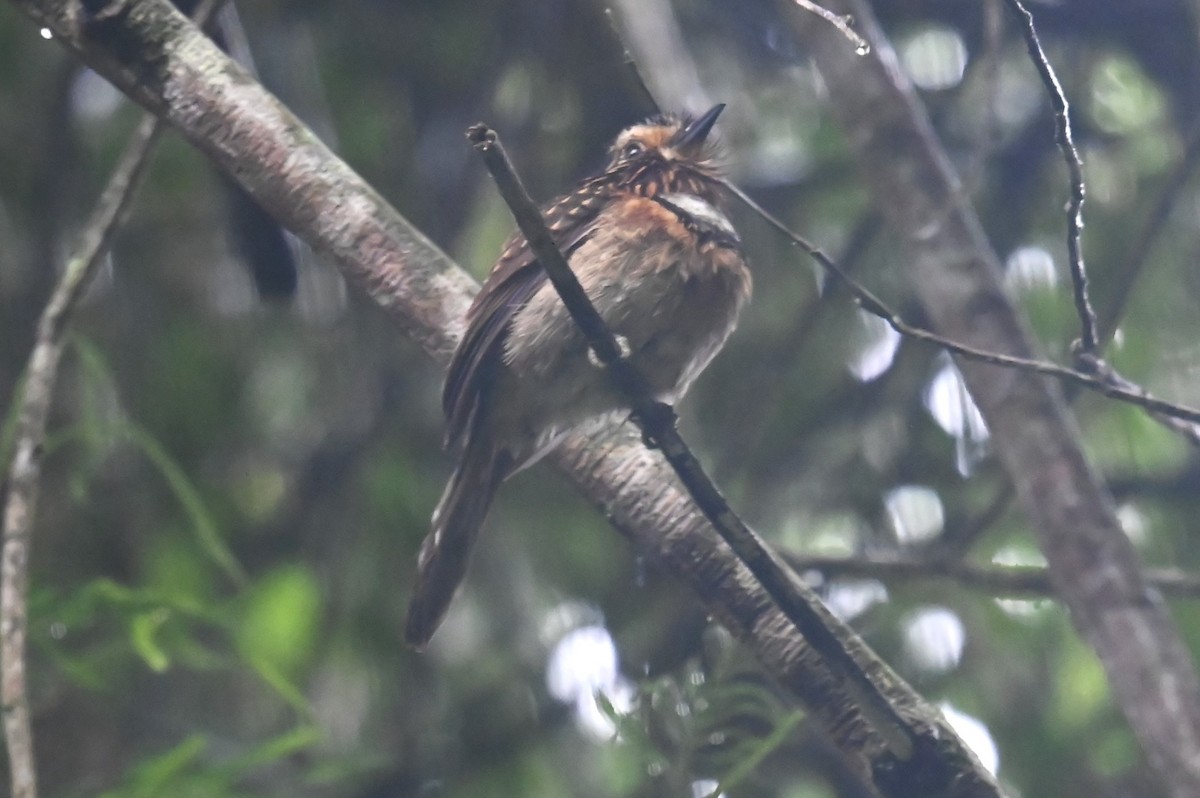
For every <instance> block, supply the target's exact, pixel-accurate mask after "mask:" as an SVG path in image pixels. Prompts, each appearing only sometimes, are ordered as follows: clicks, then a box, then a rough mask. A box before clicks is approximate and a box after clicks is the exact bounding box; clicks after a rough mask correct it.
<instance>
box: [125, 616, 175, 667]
mask: <svg viewBox="0 0 1200 798" xmlns="http://www.w3.org/2000/svg"><path fill="white" fill-rule="evenodd" d="M169 617H170V611H169V610H166V609H158V610H154V611H153V612H143V613H141V614H140V615H137V616H135V617H134V619H133V621H132V622H131V623H130V624H129V639H130V641H131V642H132V643H133V650H134V651H136V652H137V653H138V655H139V656H140V657H141V658H142V660H143V661H145V663H146V665H147V666H149V668H150V670H152V671H154V672H155V673H162V672H163V671H165V670H166V669H167V668H169V667H170V666H171V657H170V656H169V655H168V654H167V652H166V651H165V650H163V647H162V646H160V645H159V644H158V641H157V640H156V637H157V635H158V631H159V629H161V628H162V626H163V624H164V623H166V622H167V619H168V618H169Z"/></svg>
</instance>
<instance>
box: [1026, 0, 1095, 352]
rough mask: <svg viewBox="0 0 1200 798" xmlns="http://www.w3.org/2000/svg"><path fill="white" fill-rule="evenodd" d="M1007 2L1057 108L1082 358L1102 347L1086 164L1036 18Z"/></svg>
mask: <svg viewBox="0 0 1200 798" xmlns="http://www.w3.org/2000/svg"><path fill="white" fill-rule="evenodd" d="M1005 2H1007V3H1008V6H1009V8H1010V9H1011V10H1012V12H1013V14H1014V15H1015V16H1016V17H1017V19H1018V20H1020V22H1021V35H1022V36H1024V38H1025V46H1026V48H1027V49H1028V50H1029V58H1030V60H1032V61H1033V65H1034V67H1035V68H1036V69H1037V71H1038V75H1039V76H1041V78H1042V83H1043V85H1045V87H1046V91H1047V93H1049V95H1050V102H1051V104H1052V105H1053V106H1054V141H1055V143H1057V144H1058V148H1059V150H1061V151H1062V156H1063V161H1065V162H1066V164H1067V173H1068V175H1069V176H1070V183H1071V196H1070V199H1069V200H1068V201H1067V257H1068V259H1069V262H1070V267H1071V285H1072V287H1073V291H1074V297H1075V312H1076V313H1077V314H1078V315H1079V330H1080V332H1079V344H1078V351H1079V352H1080V353H1082V354H1095V353H1096V352H1097V350H1098V349H1099V346H1100V338H1099V335H1098V333H1097V330H1096V328H1097V325H1096V312H1095V311H1094V310H1093V309H1092V302H1091V299H1090V298H1089V297H1088V276H1087V268H1086V267H1085V266H1084V263H1083V249H1082V246H1081V237H1082V232H1083V199H1084V194H1085V189H1084V184H1083V162H1082V161H1081V160H1080V159H1079V150H1077V149H1076V148H1075V140H1074V138H1073V136H1072V134H1071V115H1070V113H1071V109H1070V106H1069V105H1068V104H1067V95H1066V94H1065V93H1064V92H1063V88H1062V84H1061V83H1059V81H1058V76H1057V75H1056V74H1055V73H1054V67H1052V66H1050V61H1049V60H1048V59H1047V58H1046V53H1045V52H1044V51H1043V50H1042V43H1041V41H1040V40H1039V39H1038V35H1037V29H1036V28H1035V27H1034V25H1033V14H1031V13H1029V11H1028V10H1027V9H1026V8H1025V6H1023V5H1021V0H1005Z"/></svg>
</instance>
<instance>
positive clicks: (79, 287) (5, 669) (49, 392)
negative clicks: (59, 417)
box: [0, 114, 162, 798]
mask: <svg viewBox="0 0 1200 798" xmlns="http://www.w3.org/2000/svg"><path fill="white" fill-rule="evenodd" d="M161 131H162V125H161V124H160V123H159V121H158V119H157V118H155V117H154V116H151V115H149V114H147V115H146V116H145V117H143V119H142V121H141V123H140V124H139V125H138V127H137V130H136V131H135V132H134V134H133V138H132V139H131V140H130V142H129V144H128V145H127V146H126V148H125V152H124V154H123V155H122V156H121V160H120V162H119V163H118V165H117V167H116V169H115V170H114V171H113V175H112V177H111V178H110V179H109V183H108V186H107V187H106V188H105V190H104V193H103V194H102V195H101V198H100V201H99V203H98V204H97V206H96V210H95V211H94V212H93V214H92V218H91V220H90V221H89V222H88V224H87V227H86V228H85V232H84V235H83V240H82V242H81V243H80V245H79V248H78V249H77V251H76V252H75V254H74V255H72V256H71V258H70V259H69V260H68V261H67V265H66V269H65V270H64V271H63V275H62V279H61V280H60V281H59V283H58V285H57V286H56V287H55V289H54V293H53V295H51V297H50V301H49V302H48V303H47V304H46V308H45V310H44V311H43V312H42V316H41V318H40V319H39V321H38V327H37V336H36V339H35V342H34V345H33V351H32V353H31V354H30V356H29V364H28V366H27V367H26V372H25V386H24V392H23V394H22V395H21V398H20V405H19V410H18V411H17V423H16V443H15V446H14V454H13V459H12V464H11V466H10V468H9V490H8V501H7V502H6V504H5V506H4V533H3V535H4V536H3V562H2V566H0V701H2V702H3V707H4V737H5V741H6V744H7V746H8V759H9V767H10V772H11V777H12V795H13V798H35V796H36V795H37V781H36V777H35V771H34V758H33V734H32V731H31V727H30V720H29V699H28V692H27V687H26V673H25V637H26V629H27V624H28V617H27V609H26V597H27V595H28V592H29V549H30V542H31V540H30V538H31V534H32V528H33V519H34V512H35V509H36V507H37V495H38V488H39V486H40V483H41V474H42V465H41V460H42V444H43V442H44V441H45V438H46V419H47V417H48V416H49V413H50V402H51V399H52V398H53V396H54V384H55V381H56V379H57V377H58V364H59V361H60V360H61V359H62V351H63V339H64V337H65V336H64V333H65V332H66V330H67V326H68V323H69V321H70V317H71V313H72V311H73V310H74V309H75V306H76V305H77V304H78V302H79V297H80V296H81V295H82V294H83V290H84V288H85V287H86V286H87V284H88V281H89V279H90V278H91V276H92V275H93V274H95V272H96V268H97V266H98V265H99V264H100V263H101V262H102V260H103V258H104V255H105V253H107V252H108V248H109V245H110V244H111V243H112V238H113V236H114V234H115V233H116V231H117V229H118V228H119V227H120V225H121V223H122V222H123V221H124V218H125V216H126V211H127V210H128V206H129V200H130V198H131V197H132V196H133V194H134V191H135V189H136V188H137V186H138V184H139V183H140V181H141V178H142V176H143V174H144V170H145V167H146V164H147V162H148V160H149V158H148V156H149V154H150V152H151V151H152V149H153V144H154V141H155V140H156V139H157V138H158V136H159V134H160V133H161Z"/></svg>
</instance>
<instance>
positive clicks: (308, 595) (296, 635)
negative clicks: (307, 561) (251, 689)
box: [237, 565, 321, 676]
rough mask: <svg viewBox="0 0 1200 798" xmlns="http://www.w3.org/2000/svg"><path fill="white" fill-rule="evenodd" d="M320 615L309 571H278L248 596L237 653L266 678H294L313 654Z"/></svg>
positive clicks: (293, 568) (296, 568)
mask: <svg viewBox="0 0 1200 798" xmlns="http://www.w3.org/2000/svg"><path fill="white" fill-rule="evenodd" d="M320 610H321V595H320V589H319V588H318V586H317V581H316V579H315V578H314V577H313V575H312V573H311V572H310V571H309V570H308V569H307V568H305V567H303V566H300V565H288V566H283V567H281V568H277V569H276V570H274V571H272V572H270V573H268V574H267V575H266V576H264V577H263V578H262V579H261V580H260V581H259V582H258V584H256V585H255V586H254V587H253V588H251V590H250V593H249V595H248V596H247V600H246V604H245V611H244V613H243V617H242V622H241V623H240V624H239V625H238V628H237V637H238V647H239V649H240V650H241V651H242V653H243V655H244V656H245V657H246V659H247V660H249V661H250V662H251V663H254V665H255V667H256V668H258V669H259V670H260V672H262V673H264V675H265V674H278V675H279V676H287V675H288V674H293V673H295V672H296V671H297V670H298V669H299V668H300V667H301V666H303V665H304V664H305V663H306V662H307V661H308V658H309V656H310V654H311V653H312V648H313V645H314V643H315V642H316V637H317V626H318V623H319V620H320Z"/></svg>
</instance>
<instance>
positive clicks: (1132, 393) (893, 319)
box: [722, 180, 1200, 423]
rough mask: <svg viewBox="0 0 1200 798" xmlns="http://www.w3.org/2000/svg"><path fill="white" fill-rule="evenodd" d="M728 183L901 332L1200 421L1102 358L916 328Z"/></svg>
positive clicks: (987, 360)
mask: <svg viewBox="0 0 1200 798" xmlns="http://www.w3.org/2000/svg"><path fill="white" fill-rule="evenodd" d="M722 185H723V186H724V187H725V189H726V190H727V191H729V192H730V193H731V194H732V195H733V196H735V197H737V198H738V199H739V200H741V202H743V203H745V205H746V206H747V207H748V208H750V209H751V210H752V211H754V212H755V213H756V214H758V215H759V216H761V217H762V218H763V220H764V221H766V222H767V224H769V225H771V226H772V227H774V228H775V229H776V230H778V231H779V232H780V233H782V234H783V235H784V236H786V237H787V238H788V239H789V240H790V241H791V242H792V243H793V244H795V245H796V246H798V247H800V248H801V249H803V250H804V251H805V252H806V253H807V254H808V255H809V256H810V257H812V258H813V259H814V260H816V261H817V262H818V263H820V264H821V266H822V267H824V268H825V269H827V270H828V271H829V272H830V273H831V274H833V275H834V276H835V277H837V278H838V279H840V280H841V281H842V282H843V283H845V285H846V286H847V287H848V288H849V289H850V292H851V293H852V294H853V295H854V299H855V301H856V302H857V303H858V305H859V307H861V308H862V309H863V310H865V311H866V312H867V313H870V314H871V315H873V316H878V317H879V318H881V319H883V320H884V321H886V322H887V323H888V325H889V326H890V327H891V328H892V329H893V330H895V331H896V332H898V333H900V334H901V335H906V336H908V337H910V338H916V339H918V340H921V341H927V342H929V343H932V344H937V345H938V346H940V347H943V348H944V349H946V350H948V351H950V352H953V353H955V354H957V355H962V356H963V357H965V358H969V359H971V360H977V361H979V362H981V363H989V364H991V365H993V366H1004V367H1006V368H1015V369H1021V370H1023V371H1029V372H1033V373H1035V374H1042V375H1045V376H1047V377H1054V378H1056V379H1060V380H1063V381H1064V382H1067V383H1071V384H1074V385H1078V386H1080V387H1083V388H1087V389H1088V390H1091V391H1095V392H1096V393H1099V394H1102V395H1104V396H1108V397H1110V398H1113V399H1119V400H1121V401H1123V402H1129V403H1130V404H1134V405H1138V406H1139V407H1142V408H1145V409H1146V410H1148V411H1150V412H1152V413H1160V414H1162V415H1164V416H1169V417H1172V418H1178V419H1183V420H1184V421H1190V422H1193V423H1200V410H1197V409H1196V408H1194V407H1189V406H1187V405H1181V404H1177V403H1174V402H1168V401H1165V400H1163V399H1159V398H1157V397H1155V396H1152V395H1151V394H1150V393H1149V392H1148V391H1146V390H1145V389H1143V388H1141V387H1140V386H1138V385H1136V384H1134V383H1132V382H1130V381H1128V380H1126V379H1124V378H1122V377H1120V376H1119V375H1118V374H1117V373H1116V372H1115V371H1113V370H1112V367H1111V366H1108V365H1107V364H1103V363H1102V361H1100V359H1099V358H1087V357H1081V358H1080V364H1081V365H1082V366H1087V367H1088V368H1089V370H1088V371H1083V370H1081V369H1073V368H1068V367H1067V366H1060V365H1058V364H1057V363H1051V362H1049V361H1045V360H1033V359H1031V358H1025V357H1014V356H1012V355H1004V354H1000V353H998V352H988V351H986V350H983V349H976V348H975V347H973V346H967V345H966V344H961V343H959V342H957V341H952V340H950V339H949V338H945V337H943V336H941V335H938V334H936V333H932V332H930V331H929V330H926V329H923V328H921V327H915V326H913V325H911V324H909V323H908V322H906V321H904V319H902V318H901V317H900V316H899V315H898V314H897V313H896V311H894V310H892V309H891V308H890V307H888V306H887V304H885V303H884V302H883V300H881V299H879V298H878V297H877V296H875V295H874V294H873V293H871V291H870V290H868V289H867V288H866V287H865V286H863V285H862V283H859V282H858V281H857V280H855V279H854V278H853V277H851V276H850V275H849V274H847V273H846V271H845V270H844V269H842V268H841V267H840V266H838V264H837V263H836V262H834V261H833V260H832V259H831V258H830V257H829V256H828V255H826V254H825V253H824V252H822V251H821V249H820V248H819V247H817V246H816V245H815V244H812V243H811V242H809V241H808V240H806V239H805V238H804V237H803V236H800V235H799V234H797V233H795V232H793V231H792V230H791V228H789V227H788V226H787V225H785V224H784V223H783V222H781V221H779V219H777V218H775V217H774V216H773V215H771V213H770V212H769V211H767V210H766V209H765V208H763V207H762V206H761V205H759V204H758V203H757V202H755V201H754V200H753V199H751V198H750V196H749V195H748V194H746V192H744V191H742V190H741V189H740V188H738V187H737V186H736V185H734V184H733V183H730V182H729V181H728V180H725V181H722Z"/></svg>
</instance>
